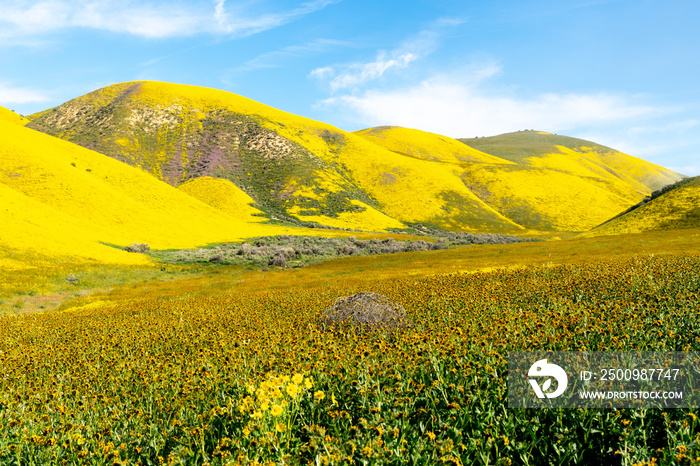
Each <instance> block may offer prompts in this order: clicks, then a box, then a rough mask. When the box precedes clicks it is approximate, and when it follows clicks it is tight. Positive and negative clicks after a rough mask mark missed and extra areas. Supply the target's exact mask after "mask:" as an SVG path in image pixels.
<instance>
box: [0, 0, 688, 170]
mask: <svg viewBox="0 0 700 466" xmlns="http://www.w3.org/2000/svg"><path fill="white" fill-rule="evenodd" d="M699 19H700V2H698V1H697V0H665V1H663V2H661V1H658V0H619V1H614V0H532V1H528V0H478V1H477V0H459V1H456V0H402V1H399V0H392V1H384V2H382V1H377V0H372V1H369V0H310V1H305V2H304V1H298V0H245V1H239V0H199V1H191V0H190V1H185V0H177V1H159V0H154V1H132V0H43V1H41V0H39V1H37V0H34V1H29V0H0V105H2V106H4V107H7V108H10V109H13V110H15V111H17V112H19V113H22V114H25V115H28V114H31V113H34V112H37V111H40V110H45V109H47V108H50V107H53V106H56V105H59V104H61V103H63V102H65V101H66V100H69V99H71V98H73V97H77V96H79V95H82V94H85V93H88V92H90V91H93V90H95V89H98V88H100V87H103V86H107V85H110V84H114V83H118V82H124V81H133V80H158V81H168V82H175V83H182V84H193V85H199V86H206V87H212V88H217V89H223V90H226V91H230V92H234V93H236V94H240V95H243V96H246V97H249V98H251V99H254V100H257V101H259V102H262V103H265V104H267V105H271V106H273V107H276V108H279V109H281V110H285V111H288V112H291V113H295V114H298V115H302V116H305V117H309V118H313V119H316V120H320V121H325V122H327V123H330V124H333V125H335V126H337V127H339V128H342V129H345V130H348V131H354V130H358V129H363V128H367V127H371V126H377V125H396V126H406V127H410V128H417V129H422V130H425V131H431V132H435V133H440V134H444V135H447V136H451V137H474V136H491V135H495V134H501V133H505V132H510V131H518V130H522V129H537V130H542V131H549V132H553V133H557V134H564V135H567V136H573V137H579V138H583V139H589V140H592V141H595V142H598V143H601V144H605V145H608V146H610V147H613V148H615V149H618V150H622V151H624V152H626V153H628V154H630V155H634V156H637V157H641V158H643V159H645V160H649V161H651V162H654V163H657V164H659V165H662V166H665V167H668V168H671V169H673V170H676V171H679V172H681V173H683V174H686V175H700V113H699V112H700V79H698V77H699V76H700V32H698V31H700V28H698V27H697V22H698V20H699Z"/></svg>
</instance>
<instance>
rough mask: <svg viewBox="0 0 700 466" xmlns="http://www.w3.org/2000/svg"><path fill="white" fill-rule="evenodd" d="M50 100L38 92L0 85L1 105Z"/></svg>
mask: <svg viewBox="0 0 700 466" xmlns="http://www.w3.org/2000/svg"><path fill="white" fill-rule="evenodd" d="M48 100H49V98H48V97H47V96H46V95H44V94H42V93H40V92H37V91H34V90H32V89H28V88H22V87H13V86H6V85H3V84H0V105H2V106H7V105H9V104H26V103H33V102H46V101H48Z"/></svg>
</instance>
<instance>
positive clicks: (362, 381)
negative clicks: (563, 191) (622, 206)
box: [0, 256, 700, 465]
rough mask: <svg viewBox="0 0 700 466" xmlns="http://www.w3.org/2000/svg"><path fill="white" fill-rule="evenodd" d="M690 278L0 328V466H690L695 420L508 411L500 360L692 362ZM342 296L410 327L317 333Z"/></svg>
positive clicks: (688, 260)
mask: <svg viewBox="0 0 700 466" xmlns="http://www.w3.org/2000/svg"><path fill="white" fill-rule="evenodd" d="M698 270H700V257H697V256H691V257H681V256H655V257H644V258H636V259H632V260H628V261H616V262H601V263H595V264H581V265H570V266H553V267H530V268H524V269H520V270H509V271H506V270H496V271H492V272H489V273H473V274H449V275H436V276H433V277H428V278H412V277H407V278H401V279H382V280H376V281H374V282H371V283H370V284H369V285H364V286H363V287H362V288H361V289H360V288H359V287H358V286H357V285H353V284H352V283H353V282H351V281H347V282H345V283H346V284H341V283H336V284H333V283H327V282H326V283H308V284H306V285H307V286H301V285H304V284H300V286H299V287H297V288H294V289H286V290H281V291H280V290H266V289H258V290H251V289H244V288H243V287H242V286H234V284H232V285H231V287H230V288H229V291H228V292H227V293H220V294H204V295H193V296H187V293H188V292H189V291H194V289H193V290H189V289H188V288H187V286H192V287H195V286H197V283H198V282H197V281H196V280H193V281H187V282H183V283H187V285H183V289H182V290H181V294H182V297H176V298H173V297H172V296H170V297H162V298H159V297H158V284H153V285H149V287H150V288H149V290H150V292H151V295H150V297H148V298H143V299H134V300H131V301H129V302H126V301H125V302H121V303H119V304H118V305H115V306H112V307H109V308H94V309H89V310H82V311H75V312H63V313H46V314H33V315H24V316H18V317H3V318H2V319H1V320H0V464H3V465H5V464H7V465H20V464H21V465H24V464H96V465H102V464H110V465H111V464H145V465H160V464H188V465H189V464H201V465H204V464H210V465H224V464H225V465H236V464H240V465H253V464H367V465H375V464H376V465H381V464H415V465H419V464H420V465H422V464H496V465H509V464H592V463H597V464H678V465H684V464H696V463H697V462H698V461H700V460H699V459H698V457H700V421H698V411H697V409H695V408H692V409H675V410H655V409H646V410H641V409H636V410H580V409H579V410H563V409H557V410H555V409H542V410H515V409H509V408H508V407H507V386H506V379H507V358H508V352H509V351H534V350H553V351H555V350H556V351H579V350H591V351H594V350H616V351H627V350H647V351H698V349H699V348H700V318H699V317H698V310H699V309H700V297H699V296H700V276H699V274H698ZM202 280H205V279H204V278H203V279H202ZM202 283H204V282H202ZM358 291H374V292H377V293H381V294H384V295H386V296H388V297H390V298H391V299H393V300H395V301H397V302H399V303H401V304H402V305H403V307H404V308H405V309H406V311H407V313H408V314H409V317H410V318H411V319H412V321H413V322H414V323H415V326H414V327H412V328H410V329H407V330H406V331H404V332H402V333H397V334H394V335H388V334H384V335H382V334H355V333H343V332H340V331H338V332H323V331H321V330H320V328H319V327H318V325H317V321H318V318H319V317H320V315H321V312H322V311H323V309H325V308H326V307H327V306H328V305H330V304H331V303H333V302H334V300H335V298H337V297H338V296H347V295H349V294H352V293H355V292H358Z"/></svg>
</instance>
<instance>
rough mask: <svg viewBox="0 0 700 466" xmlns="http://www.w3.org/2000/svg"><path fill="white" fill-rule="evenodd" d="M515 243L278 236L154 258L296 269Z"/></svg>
mask: <svg viewBox="0 0 700 466" xmlns="http://www.w3.org/2000/svg"><path fill="white" fill-rule="evenodd" d="M518 241H522V239H520V238H517V237H515V236H508V235H495V234H472V233H454V234H450V235H448V236H445V237H442V238H438V239H437V241H424V240H416V241H397V240H394V239H393V238H387V239H377V238H373V239H369V240H363V239H358V238H356V237H354V236H350V237H347V238H321V237H315V236H290V235H281V236H264V237H260V238H255V239H251V240H249V241H248V242H244V243H225V244H220V245H218V246H216V247H215V248H208V249H184V250H178V251H158V252H155V253H154V255H155V256H156V257H158V258H160V259H162V260H164V261H167V262H179V263H182V262H199V263H201V262H214V263H226V264H245V265H252V266H262V267H265V266H274V267H288V266H293V267H299V266H303V265H306V264H308V263H311V262H318V261H321V260H328V259H333V258H337V257H343V256H358V255H375V254H391V253H395V252H409V251H430V250H437V249H446V248H448V247H449V246H451V245H462V244H504V243H513V242H518ZM134 249H136V248H134ZM134 252H136V251H134ZM138 252H141V251H138ZM144 252H147V251H144Z"/></svg>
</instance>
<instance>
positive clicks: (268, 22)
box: [0, 0, 339, 45]
mask: <svg viewBox="0 0 700 466" xmlns="http://www.w3.org/2000/svg"><path fill="white" fill-rule="evenodd" d="M337 1H339V0H315V1H310V2H306V3H302V4H300V5H299V6H298V7H296V8H292V9H290V10H287V11H278V12H272V13H270V12H259V11H256V12H252V11H248V10H245V9H244V8H243V7H241V6H240V5H238V6H235V9H232V8H229V7H228V5H226V3H225V0H216V1H214V2H213V4H212V2H209V1H207V2H201V1H197V2H186V1H184V0H180V1H178V2H166V1H163V0H159V1H155V2H150V3H143V2H138V1H135V0H121V1H120V0H72V1H68V0H40V1H36V0H14V1H10V2H9V4H7V5H3V7H2V8H0V30H2V31H3V32H2V33H0V37H4V38H7V39H8V40H9V39H10V38H12V37H17V36H19V37H24V38H25V39H26V40H27V41H29V39H30V38H32V37H34V36H41V35H45V34H47V33H50V32H55V31H59V30H62V29H68V28H89V29H98V30H106V31H112V32H117V33H125V34H132V35H136V36H141V37H147V38H164V37H174V36H189V35H193V34H217V35H233V36H246V35H251V34H255V33H258V32H262V31H265V30H267V29H271V28H275V27H278V26H281V25H283V24H287V23H289V22H291V21H294V20H296V19H298V18H300V17H303V16H305V15H308V14H310V13H313V12H314V11H317V10H320V9H322V8H325V7H326V6H328V5H330V4H332V3H336V2H337ZM212 7H213V8H212ZM8 43H10V42H6V44H5V45H8ZM16 43H17V39H15V40H12V41H11V43H10V44H11V45H15V44H16Z"/></svg>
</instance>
